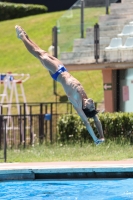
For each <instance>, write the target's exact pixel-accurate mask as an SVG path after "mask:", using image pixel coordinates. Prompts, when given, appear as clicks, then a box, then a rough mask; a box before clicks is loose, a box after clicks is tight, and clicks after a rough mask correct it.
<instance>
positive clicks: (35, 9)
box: [0, 2, 47, 21]
mask: <svg viewBox="0 0 133 200" xmlns="http://www.w3.org/2000/svg"><path fill="white" fill-rule="evenodd" d="M46 12H47V7H46V6H43V5H33V4H15V3H7V2H0V21H4V20H8V19H15V18H21V17H26V16H30V15H36V14H41V13H46Z"/></svg>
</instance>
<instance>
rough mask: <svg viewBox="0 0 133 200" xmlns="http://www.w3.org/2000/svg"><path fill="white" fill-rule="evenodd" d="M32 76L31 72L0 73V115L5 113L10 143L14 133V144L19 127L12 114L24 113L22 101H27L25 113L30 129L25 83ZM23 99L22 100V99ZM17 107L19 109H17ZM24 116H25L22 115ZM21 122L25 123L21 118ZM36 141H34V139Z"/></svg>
mask: <svg viewBox="0 0 133 200" xmlns="http://www.w3.org/2000/svg"><path fill="white" fill-rule="evenodd" d="M29 78H30V75H29V74H14V73H1V74H0V89H1V91H2V89H3V92H1V94H0V115H4V119H6V133H7V142H8V143H10V142H11V141H10V140H11V139H10V135H12V134H13V140H14V144H15V141H16V138H17V137H18V133H17V132H16V131H15V130H18V129H19V125H18V124H16V123H15V122H14V120H13V117H12V115H15V114H17V115H20V114H21V115H22V113H20V103H21V104H22V103H25V115H26V127H25V128H26V129H29V127H30V126H29V123H30V120H29V116H27V115H28V114H29V111H28V107H27V104H26V96H25V92H24V87H23V83H24V82H26V81H27V80H28V79H29ZM20 99H21V101H20ZM13 103H15V105H14V104H13ZM16 108H17V109H16ZM22 118H23V117H22ZM20 123H23V120H21V122H20ZM21 137H22V141H24V132H23V130H22V131H21ZM33 142H34V141H33Z"/></svg>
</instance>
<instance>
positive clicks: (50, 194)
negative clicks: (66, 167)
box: [0, 179, 133, 200]
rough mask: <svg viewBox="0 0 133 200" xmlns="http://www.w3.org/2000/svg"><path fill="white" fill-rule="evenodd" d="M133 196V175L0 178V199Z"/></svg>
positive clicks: (125, 199) (129, 199) (122, 199)
mask: <svg viewBox="0 0 133 200" xmlns="http://www.w3.org/2000/svg"><path fill="white" fill-rule="evenodd" d="M22 199H23V200H44V199H46V200H57V199H58V200H133V179H100V180H97V179H87V180H60V181H54V180H53V181H52V180H51V181H49V180H45V181H44V180H43V181H40V180H39V181H13V182H0V200H22Z"/></svg>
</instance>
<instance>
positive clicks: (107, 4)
mask: <svg viewBox="0 0 133 200" xmlns="http://www.w3.org/2000/svg"><path fill="white" fill-rule="evenodd" d="M105 1H106V15H108V14H109V0H105Z"/></svg>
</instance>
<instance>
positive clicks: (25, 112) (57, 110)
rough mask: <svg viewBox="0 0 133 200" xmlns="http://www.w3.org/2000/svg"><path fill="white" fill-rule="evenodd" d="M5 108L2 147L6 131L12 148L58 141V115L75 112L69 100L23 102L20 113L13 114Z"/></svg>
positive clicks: (0, 130) (0, 134) (0, 118)
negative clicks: (63, 101) (8, 112)
mask: <svg viewBox="0 0 133 200" xmlns="http://www.w3.org/2000/svg"><path fill="white" fill-rule="evenodd" d="M12 106H16V105H15V104H13V105H12ZM3 109H4V105H2V106H1V109H0V110H1V113H0V114H1V115H0V127H1V128H0V148H2V147H3V141H4V133H5V132H6V141H7V147H10V148H12V147H15V148H19V146H23V147H24V148H25V147H26V146H27V145H33V144H35V143H43V142H44V141H45V142H50V143H53V142H56V134H57V120H58V117H59V116H61V115H62V114H69V113H73V112H74V109H73V107H72V104H71V103H69V102H67V103H58V102H57V103H56V102H54V103H28V104H26V103H22V104H20V105H19V114H16V113H15V114H12V115H7V114H6V113H5V111H3ZM14 112H15V111H14Z"/></svg>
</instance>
